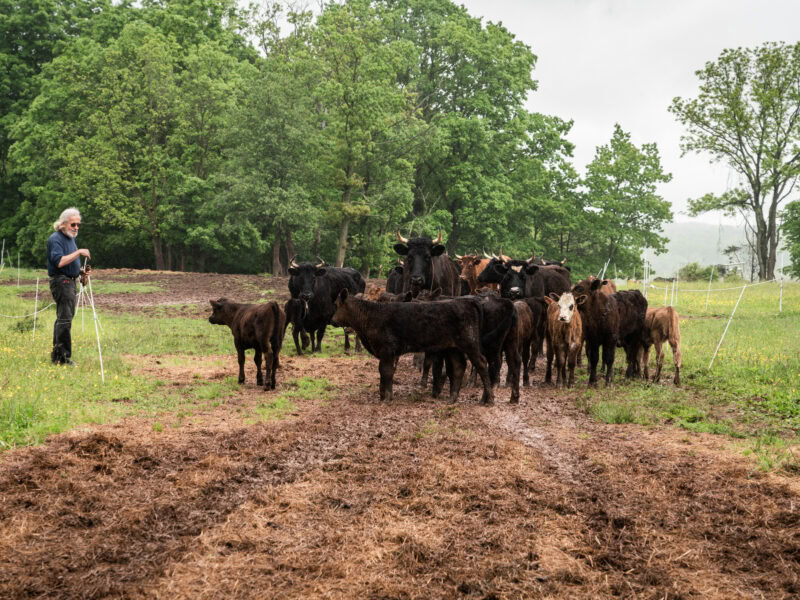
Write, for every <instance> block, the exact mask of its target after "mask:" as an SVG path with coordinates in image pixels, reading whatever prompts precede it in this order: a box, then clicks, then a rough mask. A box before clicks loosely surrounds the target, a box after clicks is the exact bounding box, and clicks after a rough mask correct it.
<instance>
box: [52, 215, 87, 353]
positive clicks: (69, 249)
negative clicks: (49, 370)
mask: <svg viewBox="0 0 800 600" xmlns="http://www.w3.org/2000/svg"><path fill="white" fill-rule="evenodd" d="M80 226H81V213H80V212H79V211H78V209H77V208H68V209H66V210H65V211H64V212H62V213H61V216H60V217H59V218H58V221H56V222H55V223H53V229H54V230H55V232H54V233H53V234H52V235H51V236H50V237H49V238H48V240H47V274H48V275H49V276H50V293H51V294H52V295H53V300H55V302H56V323H55V326H54V327H53V352H52V353H51V354H50V360H51V361H53V364H54V365H58V364H61V365H64V364H66V365H71V366H75V363H74V362H73V361H72V336H71V330H72V317H73V316H75V300H76V297H75V287H76V282H75V280H76V279H77V278H78V277H80V278H81V282H82V283H84V284H85V283H86V278H87V274H86V272H84V270H83V269H81V259H80V257H81V256H85V257H86V258H87V259H88V258H91V255H90V254H89V251H88V250H87V249H86V248H81V249H78V246H77V244H76V243H75V238H76V237H78V230H79V229H80ZM88 269H89V268H88V266H87V270H88Z"/></svg>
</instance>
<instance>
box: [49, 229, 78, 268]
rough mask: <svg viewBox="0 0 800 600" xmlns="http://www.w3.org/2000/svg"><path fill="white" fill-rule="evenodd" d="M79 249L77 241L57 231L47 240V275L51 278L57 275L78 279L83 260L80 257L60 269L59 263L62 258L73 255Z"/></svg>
mask: <svg viewBox="0 0 800 600" xmlns="http://www.w3.org/2000/svg"><path fill="white" fill-rule="evenodd" d="M77 249H78V245H77V244H76V243H75V239H74V238H71V237H69V236H68V235H65V234H64V233H62V232H60V231H56V232H54V233H53V235H51V236H50V237H49V238H47V274H48V275H49V276H50V277H55V276H56V275H68V276H69V277H77V276H78V275H80V274H81V258H80V256H79V257H78V258H76V259H75V260H73V261H72V262H71V263H69V264H66V265H64V266H63V267H61V268H60V269H59V268H58V263H59V262H61V257H62V256H66V255H67V254H72V253H73V252H75V251H76V250H77Z"/></svg>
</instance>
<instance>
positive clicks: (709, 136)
mask: <svg viewBox="0 0 800 600" xmlns="http://www.w3.org/2000/svg"><path fill="white" fill-rule="evenodd" d="M696 75H697V77H698V78H699V79H700V93H699V95H698V96H697V97H696V98H693V99H688V100H685V99H683V98H680V97H676V98H675V99H674V100H673V101H672V104H671V105H670V107H669V110H670V112H672V113H673V114H674V115H675V117H676V118H677V119H678V121H680V122H681V124H683V125H684V126H685V127H686V131H687V133H686V135H684V136H683V137H682V142H681V148H682V150H683V152H684V154H685V153H687V152H707V153H709V154H710V155H711V159H712V161H714V162H724V163H727V164H728V165H729V166H730V167H731V168H732V169H734V170H736V171H737V172H738V173H739V174H740V175H741V177H742V180H743V183H742V186H741V187H740V188H737V189H734V190H730V191H728V192H726V193H724V194H721V195H714V194H706V195H704V196H702V197H701V198H698V199H695V200H693V201H690V209H691V212H692V213H693V214H700V213H704V212H708V211H711V210H722V211H724V212H726V213H729V214H735V213H739V214H741V215H742V216H743V217H744V218H745V220H746V222H747V227H748V229H749V231H750V232H751V233H752V235H753V243H754V246H755V251H756V256H757V259H758V276H759V279H761V280H769V279H773V278H774V277H775V260H776V253H777V248H778V244H779V242H780V227H779V223H778V213H779V208H780V205H781V203H782V202H784V201H785V200H786V199H787V198H788V197H789V195H790V194H791V193H792V191H793V189H794V186H795V184H796V182H797V178H798V176H799V175H800V43H796V44H794V45H788V44H783V43H766V44H764V45H762V46H759V47H756V48H736V49H727V50H724V51H723V52H722V54H721V55H720V57H719V58H718V59H717V61H716V62H708V63H706V65H705V67H704V68H703V69H701V70H699V71H697V72H696Z"/></svg>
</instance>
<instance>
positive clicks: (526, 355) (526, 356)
mask: <svg viewBox="0 0 800 600" xmlns="http://www.w3.org/2000/svg"><path fill="white" fill-rule="evenodd" d="M521 358H522V385H523V386H524V387H529V386H530V385H531V381H530V378H529V377H528V362H529V361H530V359H531V344H530V342H528V341H525V340H523V341H522V356H521Z"/></svg>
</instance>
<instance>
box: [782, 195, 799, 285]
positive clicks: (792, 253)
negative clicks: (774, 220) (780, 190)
mask: <svg viewBox="0 0 800 600" xmlns="http://www.w3.org/2000/svg"><path fill="white" fill-rule="evenodd" d="M784 218H785V220H784V223H783V232H784V235H785V236H786V247H787V248H788V250H789V260H790V263H789V264H788V265H786V272H785V273H784V275H789V276H790V277H794V278H796V279H797V278H800V201H797V200H795V201H794V202H790V203H789V204H787V205H786V213H785V217H784Z"/></svg>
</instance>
